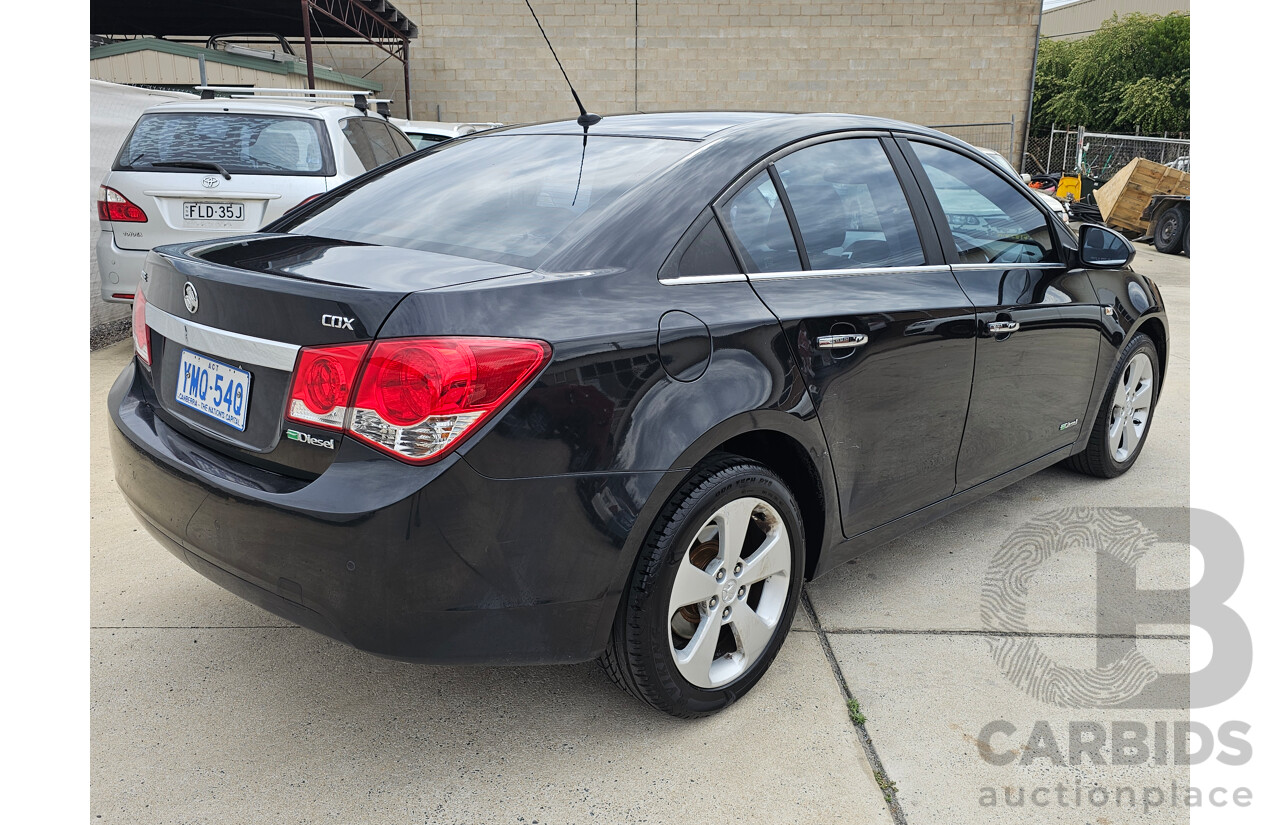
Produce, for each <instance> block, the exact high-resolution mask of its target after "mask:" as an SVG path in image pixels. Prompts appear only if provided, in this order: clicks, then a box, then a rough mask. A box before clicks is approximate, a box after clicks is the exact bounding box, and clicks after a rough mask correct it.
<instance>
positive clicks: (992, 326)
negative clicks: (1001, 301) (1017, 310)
mask: <svg viewBox="0 0 1280 825" xmlns="http://www.w3.org/2000/svg"><path fill="white" fill-rule="evenodd" d="M1020 329H1022V324H1019V323H1018V322H1017V321H988V322H987V332H989V333H991V334H992V335H1009V334H1011V333H1014V332H1017V331H1018V330H1020Z"/></svg>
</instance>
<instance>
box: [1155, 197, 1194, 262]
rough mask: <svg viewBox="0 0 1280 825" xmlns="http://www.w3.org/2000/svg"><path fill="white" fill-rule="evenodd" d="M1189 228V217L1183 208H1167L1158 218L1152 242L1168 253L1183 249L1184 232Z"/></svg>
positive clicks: (1158, 249) (1174, 253)
mask: <svg viewBox="0 0 1280 825" xmlns="http://www.w3.org/2000/svg"><path fill="white" fill-rule="evenodd" d="M1186 228H1187V218H1186V216H1185V215H1184V214H1183V212H1182V210H1181V209H1178V208H1176V207H1175V208H1173V209H1166V210H1165V211H1163V212H1161V213H1160V217H1158V218H1156V231H1155V237H1154V238H1153V239H1152V243H1153V244H1154V245H1155V247H1156V250H1157V251H1159V252H1163V253H1164V254H1166V255H1177V254H1178V253H1179V252H1181V251H1182V234H1183V232H1184V231H1185V230H1186Z"/></svg>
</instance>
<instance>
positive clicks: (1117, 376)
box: [1067, 332, 1160, 478]
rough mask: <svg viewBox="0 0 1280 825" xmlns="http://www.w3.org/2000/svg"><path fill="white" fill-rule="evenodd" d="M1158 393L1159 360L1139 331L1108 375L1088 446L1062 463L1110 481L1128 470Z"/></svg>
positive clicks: (1139, 448) (1141, 442)
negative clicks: (1105, 390)
mask: <svg viewBox="0 0 1280 825" xmlns="http://www.w3.org/2000/svg"><path fill="white" fill-rule="evenodd" d="M1159 391H1160V356H1159V353H1157V352H1156V345H1155V342H1153V341H1152V340H1151V338H1150V337H1148V336H1147V335H1145V334H1143V333H1141V332H1140V333H1138V334H1137V335H1135V336H1133V339H1132V340H1131V341H1130V342H1129V344H1128V346H1126V347H1125V348H1124V352H1122V353H1121V354H1120V359H1119V361H1118V362H1117V364H1116V367H1115V370H1114V371H1112V373H1111V381H1110V382H1109V383H1108V385H1107V392H1106V395H1104V396H1103V401H1102V406H1101V408H1100V409H1099V410H1098V417H1097V419H1096V420H1095V421H1094V422H1093V431H1092V432H1090V433H1089V443H1088V444H1087V445H1086V447H1085V449H1084V451H1083V452H1080V453H1076V454H1075V455H1073V456H1071V457H1070V458H1069V459H1067V463H1068V465H1069V466H1070V467H1071V468H1072V469H1074V470H1077V471H1079V472H1082V473H1087V474H1088V475H1092V476H1097V477H1099V478H1115V477H1116V476H1118V475H1120V474H1121V473H1124V472H1125V471H1127V470H1128V469H1129V468H1130V467H1132V466H1133V464H1134V462H1135V461H1137V460H1138V454H1139V453H1140V452H1142V447H1143V445H1144V444H1146V442H1147V433H1148V432H1149V431H1150V429H1151V414H1152V413H1153V412H1154V411H1155V407H1156V395H1157V393H1158V392H1159Z"/></svg>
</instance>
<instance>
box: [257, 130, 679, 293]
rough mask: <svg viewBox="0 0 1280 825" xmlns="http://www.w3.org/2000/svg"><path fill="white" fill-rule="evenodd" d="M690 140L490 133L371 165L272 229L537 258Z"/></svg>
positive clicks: (497, 257) (517, 260) (532, 261)
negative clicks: (316, 205) (373, 168)
mask: <svg viewBox="0 0 1280 825" xmlns="http://www.w3.org/2000/svg"><path fill="white" fill-rule="evenodd" d="M696 146H697V144H696V143H692V142H689V141H679V140H660V139H649V138H624V137H609V136H605V135H601V136H594V135H593V136H591V137H590V138H589V139H587V140H585V141H584V138H583V136H582V135H494V136H491V137H484V138H477V139H473V140H467V141H463V142H460V143H459V144H458V145H456V146H454V147H452V148H450V149H449V150H448V151H446V152H431V153H427V154H423V155H421V156H416V157H415V158H414V159H413V160H411V161H409V162H407V163H404V164H401V165H396V166H393V167H392V168H389V169H385V170H380V171H377V172H374V173H373V174H372V175H369V176H366V177H365V178H363V179H360V180H359V182H358V183H357V184H356V185H355V186H353V187H352V188H350V189H347V190H345V191H344V192H343V194H342V195H341V196H339V197H337V198H336V199H333V200H332V201H331V202H330V203H329V204H328V205H327V206H326V207H325V208H324V209H323V210H322V211H320V212H317V213H314V214H312V215H310V216H308V217H306V218H305V219H301V220H297V222H296V223H295V222H293V221H289V220H285V221H282V222H281V223H280V224H278V225H277V226H275V227H274V229H276V230H277V231H283V232H294V233H298V234H303V235H314V236H317V237H322V238H334V239H337V240H344V241H354V242H358V243H372V244H380V245H383V246H400V247H406V248H408V249H422V250H427V251H430V252H441V253H444V254H447V255H461V256H463V257H469V258H478V259H480V260H485V261H495V262H497V263H505V264H510V265H512V266H528V267H530V268H534V267H537V266H539V265H540V264H541V263H542V261H544V260H546V259H547V257H549V256H550V255H551V254H552V253H553V252H555V251H556V250H557V249H559V248H560V247H561V246H562V245H563V244H564V243H566V242H567V241H568V239H569V238H571V237H572V236H573V234H574V232H575V230H576V229H577V228H578V227H581V226H584V225H585V224H586V223H587V222H589V221H590V220H591V219H592V218H593V217H594V216H595V215H596V214H598V213H599V211H600V210H601V209H603V208H604V207H606V206H608V205H609V204H610V203H612V202H613V201H615V200H617V199H618V198H619V197H621V196H622V195H623V194H624V193H626V192H627V191H628V190H630V189H631V188H632V187H634V186H636V184H638V183H640V182H641V181H643V180H645V179H646V178H648V177H650V176H652V175H653V174H655V173H657V172H659V171H661V170H663V169H665V168H666V167H668V166H670V165H671V164H672V163H675V162H676V161H677V160H678V159H679V158H681V157H683V156H684V155H686V154H688V153H689V152H690V151H692V150H693V149H694V148H695V147H696Z"/></svg>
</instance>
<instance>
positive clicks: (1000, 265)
mask: <svg viewBox="0 0 1280 825" xmlns="http://www.w3.org/2000/svg"><path fill="white" fill-rule="evenodd" d="M1066 267H1067V265H1066V264H1055V263H1048V262H1041V263H1034V264H1032V263H1025V264H1019V263H1010V262H1008V261H993V262H991V263H989V264H952V265H951V268H952V269H1066Z"/></svg>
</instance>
